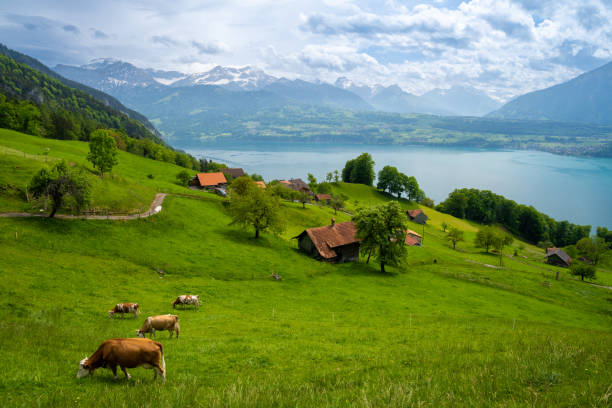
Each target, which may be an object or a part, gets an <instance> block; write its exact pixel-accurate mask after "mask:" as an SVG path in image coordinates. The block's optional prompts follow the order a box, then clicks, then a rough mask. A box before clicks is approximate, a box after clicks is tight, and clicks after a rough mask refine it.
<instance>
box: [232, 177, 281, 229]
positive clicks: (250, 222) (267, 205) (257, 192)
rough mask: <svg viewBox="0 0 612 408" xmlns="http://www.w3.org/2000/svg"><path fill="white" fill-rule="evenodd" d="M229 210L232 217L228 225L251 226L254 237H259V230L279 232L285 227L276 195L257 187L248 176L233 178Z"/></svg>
mask: <svg viewBox="0 0 612 408" xmlns="http://www.w3.org/2000/svg"><path fill="white" fill-rule="evenodd" d="M241 179H245V181H242V180H241ZM236 182H238V184H236ZM229 212H230V215H231V217H232V222H231V224H230V225H234V224H238V225H244V226H248V227H253V228H254V229H255V238H259V234H260V232H264V231H268V230H269V231H272V232H274V233H280V232H282V231H283V229H284V227H285V222H284V220H283V218H282V216H281V212H280V202H279V199H278V197H276V196H275V195H273V194H271V193H269V192H266V191H265V190H263V189H261V188H259V187H257V185H256V184H255V182H254V181H252V180H250V179H249V178H248V177H239V178H237V179H236V180H234V183H233V184H232V187H231V189H230V205H229Z"/></svg>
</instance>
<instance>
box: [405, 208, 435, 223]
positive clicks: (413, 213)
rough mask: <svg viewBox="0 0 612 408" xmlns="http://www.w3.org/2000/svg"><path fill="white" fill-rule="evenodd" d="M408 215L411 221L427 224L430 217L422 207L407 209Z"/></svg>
mask: <svg viewBox="0 0 612 408" xmlns="http://www.w3.org/2000/svg"><path fill="white" fill-rule="evenodd" d="M406 215H407V216H408V219H409V220H410V221H414V222H416V223H417V224H421V225H425V224H426V223H427V220H428V219H429V217H427V215H425V213H424V212H423V210H421V209H418V210H408V211H406Z"/></svg>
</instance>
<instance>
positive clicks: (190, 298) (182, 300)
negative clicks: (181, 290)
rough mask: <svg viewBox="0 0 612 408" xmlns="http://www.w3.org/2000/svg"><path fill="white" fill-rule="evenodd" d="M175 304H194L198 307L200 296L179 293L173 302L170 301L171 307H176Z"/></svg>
mask: <svg viewBox="0 0 612 408" xmlns="http://www.w3.org/2000/svg"><path fill="white" fill-rule="evenodd" d="M176 305H183V308H184V307H185V305H194V306H195V307H200V296H198V295H181V296H179V297H177V298H176V300H175V301H174V302H172V307H173V308H175V309H176Z"/></svg>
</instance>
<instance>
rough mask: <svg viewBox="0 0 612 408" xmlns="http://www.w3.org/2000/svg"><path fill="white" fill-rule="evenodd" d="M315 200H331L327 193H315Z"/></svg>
mask: <svg viewBox="0 0 612 408" xmlns="http://www.w3.org/2000/svg"><path fill="white" fill-rule="evenodd" d="M317 200H319V201H322V200H331V196H330V195H329V194H317Z"/></svg>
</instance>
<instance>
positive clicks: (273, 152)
mask: <svg viewBox="0 0 612 408" xmlns="http://www.w3.org/2000/svg"><path fill="white" fill-rule="evenodd" d="M188 152H189V153H191V154H193V155H194V156H198V157H206V158H207V159H212V160H215V161H220V162H224V163H227V164H228V166H232V167H242V168H244V170H245V171H246V172H248V173H258V174H261V175H262V176H263V177H264V179H265V180H266V181H268V180H272V179H283V178H292V177H300V178H303V179H306V175H307V173H313V174H314V175H315V176H316V177H317V179H318V180H319V181H322V180H323V179H324V178H325V174H326V173H327V172H328V171H333V170H336V169H337V170H339V171H342V168H343V167H344V164H345V162H346V161H347V160H349V159H352V158H354V157H356V156H357V155H359V154H361V153H363V152H369V153H370V154H372V157H373V158H374V161H375V162H376V171H377V172H378V170H380V169H381V168H382V167H383V166H385V165H391V166H396V167H397V168H398V169H399V170H400V171H402V172H404V173H406V174H408V175H413V176H415V177H416V179H417V180H418V182H419V185H420V186H421V188H422V189H423V190H424V191H425V193H426V194H427V196H428V197H431V198H432V199H433V200H434V201H435V202H436V203H438V202H440V201H442V200H444V199H445V198H446V197H447V196H448V194H449V193H450V192H451V191H453V190H454V189H455V188H463V187H469V188H471V187H473V188H478V189H486V190H491V191H493V192H494V193H496V194H500V195H503V196H505V197H507V198H510V199H512V200H515V201H516V202H518V203H520V204H528V205H533V206H534V207H535V208H536V209H538V210H539V211H541V212H543V213H545V214H548V215H550V216H551V217H553V218H555V219H557V220H565V219H567V220H569V221H570V222H573V223H577V224H582V225H586V224H588V225H592V226H593V227H595V226H606V227H608V228H612V159H609V158H584V157H568V156H557V155H553V154H550V153H544V152H535V151H499V150H496V151H490V150H476V149H457V148H439V147H438V148H436V147H421V146H379V145H369V146H364V145H335V146H330V145H312V144H298V143H294V144H272V143H266V144H259V145H243V146H236V145H233V146H221V145H216V146H214V147H213V146H211V147H210V148H209V149H206V150H189V151H188ZM592 232H595V229H594V228H593V231H592Z"/></svg>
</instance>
